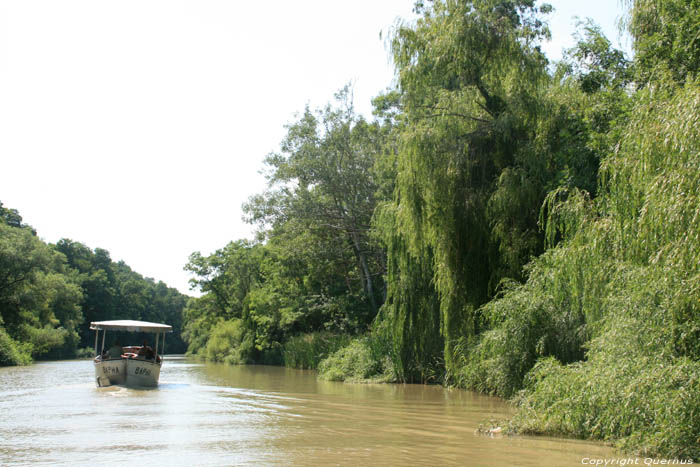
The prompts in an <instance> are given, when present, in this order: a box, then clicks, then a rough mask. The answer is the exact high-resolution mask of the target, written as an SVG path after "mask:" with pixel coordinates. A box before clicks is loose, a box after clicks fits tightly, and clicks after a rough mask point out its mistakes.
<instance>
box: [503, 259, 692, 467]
mask: <svg viewBox="0 0 700 467" xmlns="http://www.w3.org/2000/svg"><path fill="white" fill-rule="evenodd" d="M669 273H670V274H671V276H670V277H672V276H673V272H672V271H669V270H666V271H663V270H659V269H656V268H649V267H641V268H635V267H628V268H621V270H620V271H618V272H617V273H616V274H615V275H614V279H615V283H614V284H615V285H614V286H613V287H612V290H611V292H610V295H609V296H608V297H607V301H608V304H609V308H610V310H611V311H610V313H609V314H608V315H607V316H606V317H605V318H604V319H603V321H602V323H600V329H601V331H600V332H599V333H598V335H597V337H595V338H594V339H593V340H592V341H591V342H590V344H589V351H588V356H589V358H588V360H587V361H584V362H580V363H576V364H572V365H567V366H563V365H561V364H560V363H559V362H558V361H556V360H555V359H542V360H540V361H539V362H538V363H537V365H536V366H535V367H534V368H533V370H532V371H531V372H530V373H529V374H528V375H527V378H526V379H525V385H526V391H524V392H523V393H522V394H521V395H520V396H519V398H518V399H517V403H518V406H519V410H518V414H517V416H516V417H515V419H514V420H513V425H514V426H515V427H516V428H517V429H518V430H520V431H522V432H539V433H557V434H562V433H563V434H566V435H570V436H575V437H580V438H597V439H605V440H609V441H616V442H617V444H618V446H620V447H621V448H623V449H624V450H626V451H631V452H637V453H639V454H643V455H647V456H660V457H666V458H684V459H687V458H694V459H698V458H699V457H700V446H699V445H698V442H697V435H698V433H700V411H699V410H698V409H699V408H700V396H699V394H700V392H698V389H700V362H698V361H697V360H695V359H690V358H687V357H680V358H679V357H675V356H674V351H673V332H672V328H671V326H670V324H671V323H670V322H671V321H672V317H671V316H670V315H669V314H668V313H664V312H663V310H665V309H668V308H669V307H672V306H673V305H672V302H673V300H674V298H673V288H674V287H675V285H676V284H674V281H673V280H669Z"/></svg>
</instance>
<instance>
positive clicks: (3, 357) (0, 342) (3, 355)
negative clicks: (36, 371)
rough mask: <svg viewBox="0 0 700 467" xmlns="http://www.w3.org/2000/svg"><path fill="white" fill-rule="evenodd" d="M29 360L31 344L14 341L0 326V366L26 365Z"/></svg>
mask: <svg viewBox="0 0 700 467" xmlns="http://www.w3.org/2000/svg"><path fill="white" fill-rule="evenodd" d="M31 362H32V357H31V346H30V345H29V344H20V343H19V342H16V341H15V340H14V339H12V337H10V336H9V335H8V334H7V332H6V331H5V330H4V329H3V328H2V327H0V366H7V365H28V364H30V363H31Z"/></svg>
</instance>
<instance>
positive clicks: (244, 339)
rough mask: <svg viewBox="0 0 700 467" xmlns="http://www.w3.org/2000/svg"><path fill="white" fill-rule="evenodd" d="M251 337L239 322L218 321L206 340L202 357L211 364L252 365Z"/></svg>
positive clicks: (236, 320)
mask: <svg viewBox="0 0 700 467" xmlns="http://www.w3.org/2000/svg"><path fill="white" fill-rule="evenodd" d="M251 337H252V336H251V335H250V334H249V333H247V332H246V328H245V327H244V326H243V324H242V322H241V320H238V319H234V320H229V321H220V322H219V323H217V324H216V326H214V329H213V330H212V334H211V337H210V338H209V339H208V340H207V345H206V347H205V348H204V353H203V354H204V357H205V358H206V359H207V360H209V361H212V362H223V363H227V364H229V365H237V364H242V363H252V359H251V357H252V353H253V350H254V347H253V342H252V338H251Z"/></svg>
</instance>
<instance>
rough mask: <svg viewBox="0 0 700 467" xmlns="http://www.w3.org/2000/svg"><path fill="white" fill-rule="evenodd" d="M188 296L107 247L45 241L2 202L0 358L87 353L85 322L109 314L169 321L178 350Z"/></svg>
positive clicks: (4, 361)
mask: <svg viewBox="0 0 700 467" xmlns="http://www.w3.org/2000/svg"><path fill="white" fill-rule="evenodd" d="M187 298H188V297H187V296H185V295H183V294H181V293H179V292H178V291H177V290H175V289H173V288H169V287H168V286H166V285H165V284H164V283H162V282H158V283H156V282H155V281H153V279H148V278H144V277H142V276H141V275H140V274H138V273H136V272H134V271H132V270H131V268H129V266H127V265H126V264H124V263H123V262H121V261H120V262H118V263H115V262H114V261H112V260H111V258H110V256H109V252H107V251H106V250H103V249H100V248H97V249H95V250H91V249H90V248H88V247H87V246H85V245H83V244H81V243H77V242H74V241H71V240H68V239H62V240H60V241H59V242H58V243H57V244H56V245H51V244H46V243H45V242H43V241H42V240H41V239H40V238H39V237H38V236H37V233H36V231H34V229H32V227H31V226H29V225H26V224H24V223H23V222H22V217H21V216H20V214H19V213H18V212H17V210H15V209H9V208H5V207H3V205H2V203H0V365H18V364H26V363H30V362H31V361H32V359H37V358H39V359H47V358H71V357H75V356H78V355H86V354H89V352H85V351H84V349H85V348H86V347H92V346H93V345H94V335H93V336H90V331H89V329H88V327H89V323H90V322H91V321H100V320H108V319H136V320H144V321H156V322H166V323H168V324H171V325H173V327H174V331H175V333H174V338H169V339H168V348H167V350H168V351H169V352H178V351H180V352H182V351H184V350H185V347H184V343H183V342H182V339H181V338H180V327H181V323H182V309H183V308H184V307H185V303H186V301H187ZM91 339H92V340H91Z"/></svg>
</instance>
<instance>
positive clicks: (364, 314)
mask: <svg viewBox="0 0 700 467" xmlns="http://www.w3.org/2000/svg"><path fill="white" fill-rule="evenodd" d="M627 4H628V6H629V15H628V17H627V18H626V20H625V25H626V28H627V30H628V32H629V33H630V35H631V38H632V43H633V48H634V53H635V56H634V59H632V60H630V59H629V58H628V57H626V56H625V55H624V54H623V53H622V52H621V51H619V50H616V49H614V48H613V47H612V46H611V43H610V41H609V40H608V39H607V38H605V37H604V35H603V34H602V32H601V30H600V29H599V28H598V27H597V26H596V25H595V24H593V23H591V22H590V21H582V22H580V24H579V32H578V34H577V44H576V46H575V47H574V48H572V49H571V50H569V51H567V52H566V54H565V55H564V58H563V59H562V60H561V61H559V62H557V63H551V62H550V61H549V60H548V59H547V57H545V56H544V55H543V53H542V51H541V49H540V45H541V43H542V41H544V40H547V39H548V38H549V31H548V29H547V24H546V21H545V20H546V15H547V13H549V11H550V10H551V7H549V6H548V5H546V4H537V3H536V2H535V1H532V0H509V1H502V0H471V1H468V0H463V1H456V0H439V1H438V0H436V1H431V2H417V3H416V6H415V9H416V12H417V13H418V15H419V19H418V20H417V21H415V22H413V23H404V24H399V25H398V26H397V27H396V28H395V30H394V31H393V32H392V34H391V37H390V44H391V52H392V58H393V62H394V65H395V69H396V78H397V86H396V88H395V89H391V90H388V91H387V92H386V93H384V94H383V95H380V96H378V97H377V98H376V99H375V100H374V102H373V103H374V108H375V119H374V120H373V121H371V122H368V121H366V120H364V119H363V118H362V117H359V116H357V115H355V113H354V112H353V109H352V101H351V99H350V94H349V89H348V88H345V89H343V90H342V91H341V92H340V93H339V94H338V95H337V96H336V98H337V99H336V101H335V103H334V104H333V105H329V106H327V107H326V108H324V109H319V110H317V111H311V110H309V109H308V108H307V109H306V110H305V111H304V113H303V114H302V115H300V116H299V117H298V119H297V121H295V122H293V123H291V124H290V125H289V126H288V127H287V136H286V138H285V139H284V140H283V141H282V144H281V147H280V151H279V152H278V153H273V154H271V155H270V156H268V158H267V159H266V169H267V174H268V181H269V185H268V190H267V191H266V192H265V193H262V194H259V195H255V196H253V197H252V198H251V199H250V201H249V202H248V203H247V204H246V205H245V210H246V212H247V215H248V220H249V221H250V222H252V223H256V224H257V225H258V226H259V227H260V230H259V238H257V239H256V240H255V241H243V240H240V241H237V242H232V243H231V244H229V245H228V246H226V247H225V248H223V249H222V250H220V251H217V252H216V253H215V254H213V255H210V256H208V257H203V256H202V255H200V254H198V253H195V254H193V255H192V256H191V258H190V262H189V264H188V268H189V270H190V271H192V272H193V273H194V274H195V275H196V277H197V278H196V279H195V280H194V283H195V284H196V285H198V286H199V287H200V288H201V290H202V291H203V292H204V295H203V296H202V297H201V298H198V299H196V300H193V301H192V302H190V303H189V305H188V307H187V309H186V311H185V321H184V322H185V324H184V328H185V338H186V340H187V341H188V344H189V351H190V352H191V353H193V354H199V355H202V356H204V357H206V358H209V359H213V360H222V361H228V362H232V363H242V362H274V363H284V364H287V365H290V366H297V367H305V368H318V369H319V371H320V375H321V377H324V378H328V379H335V380H363V379H374V380H384V381H399V382H401V381H403V382H439V383H443V384H452V385H457V386H460V387H464V388H471V389H476V390H479V391H482V392H487V393H492V394H497V395H500V396H502V397H506V398H512V399H513V400H514V402H515V403H516V406H517V408H518V410H517V414H516V416H515V417H514V419H513V421H512V429H514V430H517V431H521V432H537V433H552V434H565V435H570V436H575V437H581V438H593V439H604V440H608V441H614V442H617V443H618V444H619V445H621V446H623V447H624V448H625V449H626V450H628V451H633V452H639V453H645V454H647V455H658V456H666V457H682V458H694V459H699V458H700V441H699V438H698V436H700V305H699V304H700V266H699V265H700V262H699V261H698V258H700V234H699V233H698V232H700V199H699V198H698V193H699V192H700V175H698V174H700V121H699V120H698V115H700V82H699V81H698V77H697V72H698V66H699V65H700V41H699V40H698V36H697V34H698V23H697V19H698V18H700V3H698V2H697V1H686V0H664V1H652V0H630V1H629V2H628V3H627Z"/></svg>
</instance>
